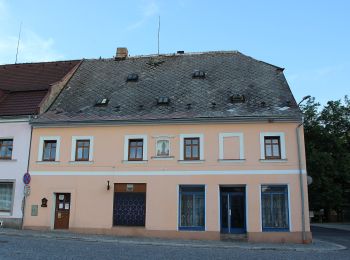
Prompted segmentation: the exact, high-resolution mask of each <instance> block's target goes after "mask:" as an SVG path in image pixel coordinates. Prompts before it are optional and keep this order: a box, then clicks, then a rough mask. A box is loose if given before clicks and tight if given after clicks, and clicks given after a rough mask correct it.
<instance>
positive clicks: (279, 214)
mask: <svg viewBox="0 0 350 260" xmlns="http://www.w3.org/2000/svg"><path fill="white" fill-rule="evenodd" d="M261 214H262V229H263V231H278V230H280V231H285V230H288V229H289V208H288V186H287V185H262V186H261Z"/></svg>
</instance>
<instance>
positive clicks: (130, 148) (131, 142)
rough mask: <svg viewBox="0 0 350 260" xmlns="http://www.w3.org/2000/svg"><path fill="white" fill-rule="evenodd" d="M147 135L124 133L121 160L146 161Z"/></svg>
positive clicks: (126, 161)
mask: <svg viewBox="0 0 350 260" xmlns="http://www.w3.org/2000/svg"><path fill="white" fill-rule="evenodd" d="M147 140H148V139H147V135H126V136H125V137H124V160H123V162H125V163H128V162H134V163H145V162H147V143H148V141H147Z"/></svg>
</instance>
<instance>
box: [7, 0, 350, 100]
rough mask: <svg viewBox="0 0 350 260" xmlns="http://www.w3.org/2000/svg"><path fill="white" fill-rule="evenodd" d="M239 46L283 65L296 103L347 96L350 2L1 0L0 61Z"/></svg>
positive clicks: (232, 48) (93, 56)
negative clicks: (308, 97)
mask: <svg viewBox="0 0 350 260" xmlns="http://www.w3.org/2000/svg"><path fill="white" fill-rule="evenodd" d="M159 15H160V16H161V33H160V52H161V53H173V52H176V51H177V50H184V51H185V52H200V51H211V50H238V51H240V52H242V53H244V54H246V55H249V56H252V57H254V58H256V59H259V60H263V61H266V62H269V63H272V64H275V65H278V66H281V67H284V68H285V69H286V70H285V75H286V77H287V80H288V82H289V84H290V86H291V89H292V91H293V93H294V95H295V97H296V99H297V100H300V99H301V98H302V97H303V96H305V95H308V94H310V95H312V96H314V97H316V100H317V101H319V102H321V103H322V104H325V102H326V101H328V100H331V99H332V100H335V99H340V98H342V97H343V96H344V95H346V94H350V91H349V90H350V80H349V75H350V1H346V0H344V1H340V0H334V1H331V0H329V1H322V0H318V1H299V0H294V1H281V0H279V1H277V0H276V1H272V0H271V1H269V0H265V1H258V0H256V1H247V0H246V1H235V0H231V1H229V0H227V1H218V0H217V1H205V0H202V1H196V0H187V1H186V0H173V1H165V0H164V1H161V0H133V1H112V0H110V1H106V0H99V1H94V0H89V1H87V0H85V1H83V0H74V1H69V0H60V1H57V0H56V1H53V0H52V1H49V0H32V1H26V0H0V64H6V63H14V60H15V54H16V45H17V37H18V31H19V26H20V22H21V21H22V22H23V26H22V36H21V43H20V48H19V56H18V62H35V61H50V60H65V59H77V58H98V57H100V56H102V57H104V58H108V57H112V56H113V55H114V54H115V49H116V47H118V46H123V47H124V46H125V47H127V48H128V49H129V53H130V54H131V55H140V54H154V53H156V52H157V26H158V16H159Z"/></svg>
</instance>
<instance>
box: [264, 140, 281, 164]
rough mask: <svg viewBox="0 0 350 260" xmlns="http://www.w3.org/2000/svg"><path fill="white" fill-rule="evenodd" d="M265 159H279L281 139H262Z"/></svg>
mask: <svg viewBox="0 0 350 260" xmlns="http://www.w3.org/2000/svg"><path fill="white" fill-rule="evenodd" d="M264 149H265V159H281V138H280V137H279V136H265V137H264Z"/></svg>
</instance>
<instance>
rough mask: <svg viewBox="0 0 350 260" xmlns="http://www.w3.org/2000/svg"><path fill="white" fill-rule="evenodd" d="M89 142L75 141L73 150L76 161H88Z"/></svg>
mask: <svg viewBox="0 0 350 260" xmlns="http://www.w3.org/2000/svg"><path fill="white" fill-rule="evenodd" d="M89 153H90V140H77V141H76V148H75V160H76V161H89Z"/></svg>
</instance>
